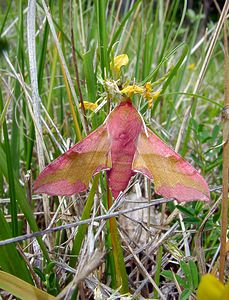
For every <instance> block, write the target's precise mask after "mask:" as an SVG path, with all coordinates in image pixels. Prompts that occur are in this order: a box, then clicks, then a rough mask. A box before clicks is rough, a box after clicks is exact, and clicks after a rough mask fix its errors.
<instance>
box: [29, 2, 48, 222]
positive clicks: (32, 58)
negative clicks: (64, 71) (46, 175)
mask: <svg viewBox="0 0 229 300" xmlns="http://www.w3.org/2000/svg"><path fill="white" fill-rule="evenodd" d="M35 20H36V1H34V0H30V1H29V3H28V13H27V41H28V55H29V68H30V79H31V88H32V105H33V111H34V118H35V121H36V124H37V127H35V134H36V143H37V154H38V163H39V169H40V171H41V170H43V169H44V167H45V160H44V152H43V146H42V145H43V136H42V126H41V120H40V102H41V100H40V97H39V92H38V81H37V63H36V43H35ZM39 133H40V134H39ZM47 200H48V198H47V196H44V197H43V207H44V212H45V215H44V216H45V224H46V226H48V223H49V220H50V217H49V216H50V211H49V204H48V201H47Z"/></svg>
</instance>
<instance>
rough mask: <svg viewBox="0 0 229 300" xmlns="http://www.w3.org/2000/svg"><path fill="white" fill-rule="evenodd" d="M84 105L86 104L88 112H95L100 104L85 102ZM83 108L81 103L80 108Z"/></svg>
mask: <svg viewBox="0 0 229 300" xmlns="http://www.w3.org/2000/svg"><path fill="white" fill-rule="evenodd" d="M83 104H84V108H85V109H86V110H88V109H89V110H92V111H94V110H95V109H96V108H97V107H98V104H97V103H93V102H88V101H84V102H83ZM81 107H82V105H81V103H80V105H79V108H81Z"/></svg>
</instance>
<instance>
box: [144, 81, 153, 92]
mask: <svg viewBox="0 0 229 300" xmlns="http://www.w3.org/2000/svg"><path fill="white" fill-rule="evenodd" d="M145 89H146V91H147V92H152V90H153V87H152V83H151V82H146V84H145Z"/></svg>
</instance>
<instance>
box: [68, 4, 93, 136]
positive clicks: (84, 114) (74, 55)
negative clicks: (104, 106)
mask: <svg viewBox="0 0 229 300" xmlns="http://www.w3.org/2000/svg"><path fill="white" fill-rule="evenodd" d="M70 24H71V25H70V26H71V42H72V59H73V65H74V68H75V75H76V83H77V88H78V92H79V98H80V104H81V110H82V114H83V118H82V120H83V122H84V127H85V131H86V133H87V134H89V127H88V122H87V118H86V110H85V107H84V103H83V95H82V90H81V86H80V79H79V69H78V64H77V59H76V48H75V42H74V31H73V26H72V9H70Z"/></svg>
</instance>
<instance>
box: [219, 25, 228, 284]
mask: <svg viewBox="0 0 229 300" xmlns="http://www.w3.org/2000/svg"><path fill="white" fill-rule="evenodd" d="M227 39H228V36H227V23H226V20H225V22H224V70H225V71H224V109H223V114H222V117H223V195H222V226H221V228H222V229H221V238H220V241H221V248H220V267H219V279H220V280H221V281H222V282H223V281H224V271H225V259H226V254H227V253H226V242H227V223H228V188H229V183H228V181H229V175H228V173H229V89H228V82H229V65H228V40H227Z"/></svg>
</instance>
